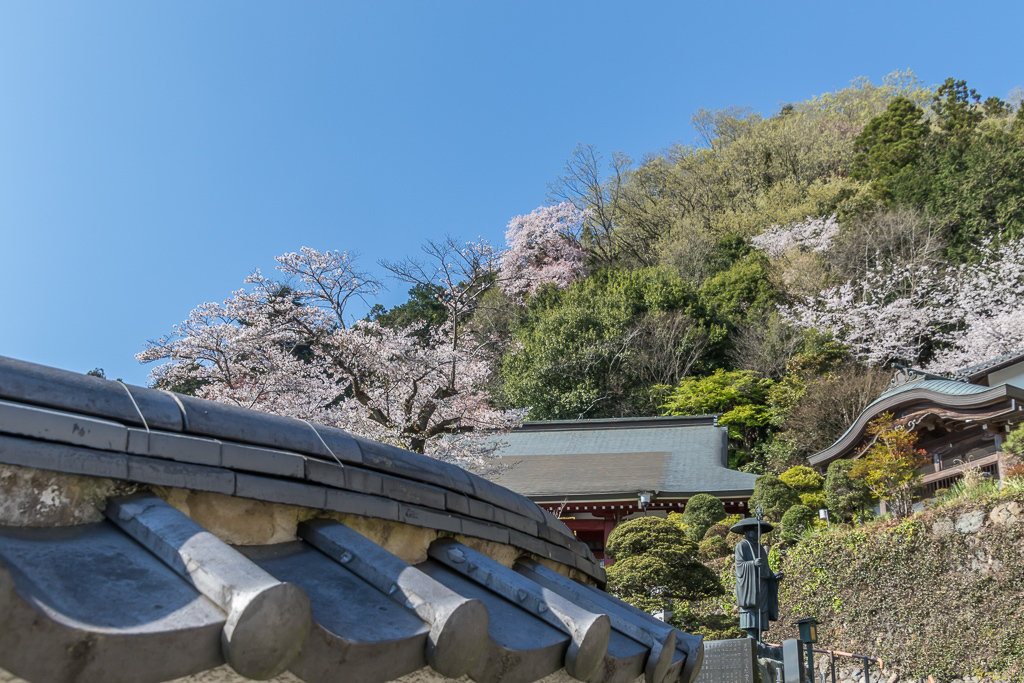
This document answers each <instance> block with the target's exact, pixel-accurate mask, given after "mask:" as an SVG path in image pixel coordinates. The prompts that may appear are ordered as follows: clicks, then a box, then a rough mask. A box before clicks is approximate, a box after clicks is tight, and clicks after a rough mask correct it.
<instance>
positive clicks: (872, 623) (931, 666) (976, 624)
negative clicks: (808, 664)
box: [769, 480, 1024, 681]
mask: <svg viewBox="0 0 1024 683" xmlns="http://www.w3.org/2000/svg"><path fill="white" fill-rule="evenodd" d="M1018 481H1020V480H1018ZM779 555H780V558H779V566H781V568H782V570H783V571H784V572H785V573H786V580H785V581H784V582H783V583H782V584H780V593H779V603H780V608H781V610H780V614H779V621H778V622H777V623H776V624H774V625H773V629H772V631H771V633H770V634H769V639H770V640H772V642H780V641H781V639H783V638H793V637H796V629H795V627H794V626H792V624H793V623H795V622H796V621H797V620H798V619H801V618H803V617H806V616H815V617H817V618H818V619H819V620H820V621H821V622H822V625H821V626H820V627H819V630H818V633H819V640H820V642H821V643H822V645H824V646H825V647H835V648H838V649H843V650H846V651H852V652H860V653H867V654H871V655H874V656H876V657H880V658H881V659H883V660H884V661H885V663H886V669H887V671H889V672H897V673H899V674H901V675H902V676H903V677H904V678H907V677H911V676H913V677H927V676H929V675H934V676H935V677H936V678H937V679H939V680H952V679H962V678H964V677H965V676H979V677H983V678H984V677H986V676H989V675H992V674H998V675H999V676H1000V677H1001V678H1004V679H1006V680H1014V681H1016V680H1021V679H1022V678H1024V628H1021V626H1020V624H1021V620H1022V619H1024V601H1022V599H1021V597H1022V596H1024V487H1022V486H1021V485H1020V484H1018V485H1017V486H1015V487H1014V488H1013V489H1012V490H1008V491H1006V492H1004V493H1003V494H1000V495H995V494H989V495H974V496H966V497H964V498H959V499H956V500H952V501H949V502H947V503H945V504H942V505H940V506H937V507H935V508H934V509H929V510H927V511H925V512H923V513H918V514H916V515H914V516H912V517H909V518H906V519H904V520H902V521H900V520H894V519H885V520H879V521H877V522H874V523H872V524H868V525H864V526H859V527H855V528H854V527H845V526H844V527H840V528H836V529H833V530H831V531H824V530H820V529H819V530H817V531H816V532H815V533H813V534H808V535H807V536H806V537H804V538H802V539H800V541H799V542H798V543H796V544H795V545H793V546H792V547H789V548H787V549H785V550H783V551H782V552H781V553H779Z"/></svg>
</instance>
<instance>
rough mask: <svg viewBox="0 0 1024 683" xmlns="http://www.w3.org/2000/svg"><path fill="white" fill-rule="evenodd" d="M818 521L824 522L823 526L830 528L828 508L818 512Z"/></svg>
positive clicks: (830, 521)
mask: <svg viewBox="0 0 1024 683" xmlns="http://www.w3.org/2000/svg"><path fill="white" fill-rule="evenodd" d="M818 519H823V520H825V524H827V525H828V528H829V529H831V528H832V520H830V519H829V518H828V508H822V509H820V510H818Z"/></svg>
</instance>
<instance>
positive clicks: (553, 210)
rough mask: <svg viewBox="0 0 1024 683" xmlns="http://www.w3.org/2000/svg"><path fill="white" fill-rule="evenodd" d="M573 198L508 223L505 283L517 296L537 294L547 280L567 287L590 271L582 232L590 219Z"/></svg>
mask: <svg viewBox="0 0 1024 683" xmlns="http://www.w3.org/2000/svg"><path fill="white" fill-rule="evenodd" d="M587 217H588V214H587V212H586V211H581V210H580V209H578V208H577V207H576V206H574V205H573V204H571V203H569V202H562V203H560V204H555V205H554V206H542V207H539V208H537V209H534V210H533V211H532V212H531V213H529V214H527V215H526V216H516V217H515V218H513V219H512V220H511V221H509V223H508V230H507V231H506V232H505V241H506V242H507V243H508V249H507V250H506V251H505V252H504V253H502V255H501V272H500V278H501V283H502V284H501V286H502V289H503V290H504V291H505V292H506V293H507V294H509V295H510V296H512V297H514V298H521V297H522V296H523V295H524V294H526V293H529V294H533V293H534V292H536V291H537V288H538V287H540V286H541V285H542V284H545V283H552V284H554V285H555V286H557V287H560V288H562V289H565V288H566V287H568V286H569V285H570V284H572V283H573V282H575V281H576V280H577V279H579V278H581V277H583V276H584V275H585V274H586V269H585V261H586V257H587V252H586V251H585V250H584V249H583V247H582V246H581V245H580V234H581V232H582V229H583V224H584V222H585V221H586V220H587Z"/></svg>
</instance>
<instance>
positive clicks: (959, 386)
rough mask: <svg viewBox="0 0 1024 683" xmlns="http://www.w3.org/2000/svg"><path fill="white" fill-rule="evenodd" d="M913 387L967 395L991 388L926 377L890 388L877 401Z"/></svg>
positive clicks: (941, 392) (954, 394) (948, 393)
mask: <svg viewBox="0 0 1024 683" xmlns="http://www.w3.org/2000/svg"><path fill="white" fill-rule="evenodd" d="M912 389H927V390H928V391H934V392H935V393H937V394H945V395H946V396H966V395H968V394H980V393H982V392H984V391H988V389H989V388H988V387H983V386H980V385H977V384H968V383H967V382H961V381H959V380H955V379H926V380H922V381H920V382H908V383H907V384H902V385H900V386H898V387H896V388H895V389H889V390H888V391H885V392H883V393H882V395H881V396H879V397H878V398H877V399H875V403H877V402H878V401H881V400H882V399H883V398H886V397H887V396H892V395H893V394H899V393H901V392H904V391H910V390H912ZM872 405H873V404H872ZM870 407H871V406H870V405H869V406H868V408H870Z"/></svg>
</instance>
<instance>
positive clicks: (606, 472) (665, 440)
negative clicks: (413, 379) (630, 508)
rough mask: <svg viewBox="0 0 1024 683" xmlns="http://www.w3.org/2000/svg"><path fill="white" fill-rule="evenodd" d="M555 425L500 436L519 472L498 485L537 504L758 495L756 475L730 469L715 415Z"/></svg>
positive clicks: (505, 476)
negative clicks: (592, 498) (648, 495)
mask: <svg viewBox="0 0 1024 683" xmlns="http://www.w3.org/2000/svg"><path fill="white" fill-rule="evenodd" d="M550 424H551V423H533V424H528V425H526V426H525V428H523V429H519V430H514V431H513V432H511V433H509V434H506V435H503V436H502V437H500V439H501V441H502V442H504V444H505V445H504V446H503V447H502V448H501V449H500V450H499V453H500V455H501V456H502V458H503V460H505V461H506V462H507V463H509V464H514V465H515V466H514V467H513V468H512V469H511V470H510V471H508V472H506V473H504V474H502V475H501V476H500V477H498V479H497V481H498V483H500V484H501V485H502V486H506V487H508V488H510V489H512V490H513V491H516V492H518V493H522V494H523V495H527V496H532V497H535V498H543V497H557V496H563V495H564V496H585V495H599V496H614V495H618V494H621V495H628V496H633V495H635V494H636V493H637V492H638V491H645V490H646V491H652V492H658V493H661V494H662V495H668V494H672V495H679V496H682V497H688V496H690V495H693V494H696V493H712V494H721V495H726V494H734V495H743V494H749V493H751V492H752V491H753V489H754V480H755V479H756V478H757V477H756V476H755V475H753V474H747V473H746V472H738V471H736V470H731V469H729V468H728V467H727V462H726V458H727V443H726V442H727V438H728V434H727V431H726V429H725V428H724V427H719V426H716V425H715V423H714V420H713V419H712V418H709V417H698V418H688V419H680V418H665V419H664V421H660V422H659V420H658V419H657V418H646V419H643V420H639V421H636V422H632V423H631V422H628V421H611V420H608V421H598V420H589V421H581V422H577V423H559V424H558V425H557V428H551V427H549V426H548V425H550Z"/></svg>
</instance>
